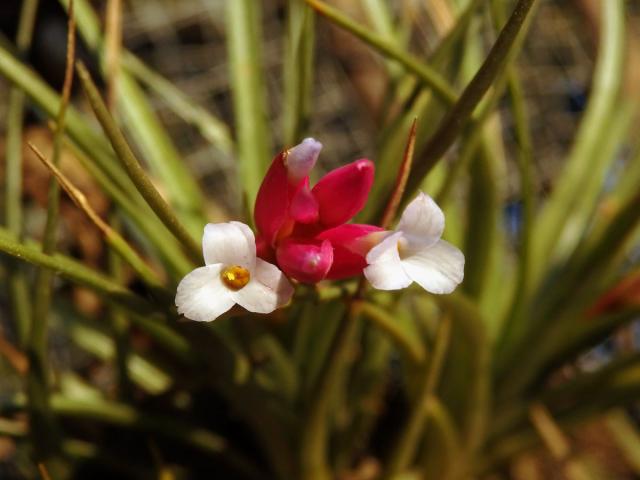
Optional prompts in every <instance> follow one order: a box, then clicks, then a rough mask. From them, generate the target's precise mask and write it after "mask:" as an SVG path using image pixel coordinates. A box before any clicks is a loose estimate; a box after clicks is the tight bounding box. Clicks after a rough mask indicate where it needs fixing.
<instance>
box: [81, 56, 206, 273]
mask: <svg viewBox="0 0 640 480" xmlns="http://www.w3.org/2000/svg"><path fill="white" fill-rule="evenodd" d="M77 71H78V78H79V79H80V82H81V83H82V87H83V89H84V91H85V93H86V95H87V98H88V100H89V103H90V104H91V107H92V108H93V111H94V113H95V115H96V117H97V118H98V120H99V121H100V124H101V125H102V128H103V129H104V132H105V134H106V135H107V137H109V140H110V141H111V145H112V146H113V149H114V150H115V152H116V154H117V156H118V158H119V159H120V162H121V163H122V166H123V167H124V168H125V169H126V171H127V173H128V174H129V178H130V179H131V181H132V182H133V183H134V185H135V186H136V188H137V189H138V192H140V195H142V197H143V198H144V199H145V200H146V202H147V204H148V205H149V206H150V207H151V209H152V210H153V211H154V212H155V214H156V215H157V216H158V218H159V219H160V220H161V221H162V223H164V224H165V226H166V227H167V228H168V229H169V231H170V232H171V233H173V235H174V236H175V237H176V238H177V239H178V240H179V241H180V243H181V244H182V246H183V248H184V249H185V250H186V252H187V253H188V254H189V256H190V257H191V258H192V259H193V260H194V261H195V262H197V263H200V262H201V258H202V252H201V250H200V246H199V245H198V244H197V243H196V241H195V240H194V238H193V237H192V236H191V235H190V234H189V232H188V231H187V230H186V229H185V228H184V227H183V226H182V224H181V223H180V221H179V220H178V218H177V217H176V216H175V215H174V213H173V212H172V211H171V207H170V206H169V205H168V204H167V202H166V201H165V200H164V199H163V198H162V196H161V195H160V193H159V192H158V190H156V188H155V186H154V185H153V183H151V180H149V177H147V174H146V173H145V171H144V169H143V168H142V167H141V166H140V163H139V162H138V159H137V158H136V157H135V156H134V154H133V152H132V151H131V148H130V147H129V145H128V144H127V141H126V140H125V138H124V135H123V134H122V132H121V131H120V129H119V128H118V126H117V125H116V124H115V122H114V121H113V118H112V117H111V115H110V114H109V111H108V109H107V106H106V105H105V103H104V101H103V100H102V97H101V96H100V93H99V92H98V89H97V87H96V86H95V84H94V83H93V81H92V80H91V77H90V75H89V72H88V71H87V69H86V68H85V67H84V65H82V64H81V63H79V64H78V65H77Z"/></svg>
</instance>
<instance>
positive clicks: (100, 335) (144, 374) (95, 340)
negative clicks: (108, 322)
mask: <svg viewBox="0 0 640 480" xmlns="http://www.w3.org/2000/svg"><path fill="white" fill-rule="evenodd" d="M67 332H68V334H69V336H70V337H71V339H72V340H73V342H74V343H76V344H77V345H78V346H79V347H80V348H82V349H83V350H85V351H87V352H89V353H91V354H92V355H95V356H96V357H98V358H99V359H100V360H102V361H105V362H111V361H113V360H114V358H115V346H114V342H113V339H112V338H110V337H109V336H108V335H107V334H105V333H104V332H101V331H99V330H98V329H96V328H92V327H90V326H89V325H82V324H80V323H75V324H71V325H68V326H67ZM127 369H128V372H129V375H130V377H131V380H132V381H133V382H135V383H137V384H138V385H139V386H140V387H141V388H142V389H144V390H145V391H147V392H148V393H150V394H153V395H158V394H161V393H163V392H166V391H167V389H168V388H170V387H171V383H172V381H171V377H170V376H169V374H167V372H164V371H162V369H160V368H159V367H158V366H156V365H154V364H153V363H151V362H149V360H147V359H145V358H144V357H141V356H140V355H137V354H135V353H133V354H129V355H128V356H127Z"/></svg>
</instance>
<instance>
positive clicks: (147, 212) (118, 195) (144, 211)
mask: <svg viewBox="0 0 640 480" xmlns="http://www.w3.org/2000/svg"><path fill="white" fill-rule="evenodd" d="M68 146H69V147H70V148H71V149H72V151H73V153H74V155H75V156H76V158H77V159H78V161H79V162H80V163H81V164H82V166H83V167H84V168H85V169H86V170H87V171H88V172H89V174H90V175H91V176H92V177H93V178H94V179H95V181H96V182H97V183H98V185H99V186H100V188H101V190H102V191H103V192H104V193H105V194H106V195H107V196H108V197H109V198H110V199H111V200H113V202H114V203H115V204H116V205H117V206H118V207H119V208H120V209H121V210H122V212H123V213H124V214H125V216H126V217H127V218H128V219H129V220H131V222H133V226H134V227H135V228H137V229H139V231H140V233H141V234H142V235H143V236H144V239H145V240H147V241H148V242H149V243H150V244H151V246H152V247H153V249H154V250H155V251H156V252H157V253H158V255H159V256H160V258H161V260H162V261H163V262H164V264H165V266H166V268H168V270H169V272H170V273H171V274H172V277H173V278H174V279H180V278H182V277H184V276H185V275H186V274H187V272H189V271H190V270H192V269H193V263H192V262H190V261H189V260H188V259H187V258H186V257H185V256H184V253H183V252H182V249H181V248H180V244H179V243H178V242H177V240H176V239H175V237H174V236H173V235H172V234H171V232H169V231H168V230H167V228H166V227H165V225H164V224H163V223H162V222H161V221H160V220H159V219H158V217H156V216H155V215H154V214H153V210H151V208H150V207H149V206H148V205H147V204H143V205H137V204H136V203H135V202H134V201H132V199H131V198H130V197H129V196H127V195H126V194H125V193H124V192H123V191H122V190H121V189H120V188H118V186H117V185H116V184H115V183H113V181H112V180H111V179H110V178H109V177H108V176H106V175H105V174H104V173H103V172H102V171H101V170H100V169H99V168H98V167H97V166H96V165H95V164H94V163H93V162H92V161H91V160H90V159H88V158H87V157H86V156H85V155H84V153H83V152H81V151H80V150H78V149H77V148H75V147H74V145H73V144H71V143H69V145H68Z"/></svg>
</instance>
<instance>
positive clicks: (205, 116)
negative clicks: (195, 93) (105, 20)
mask: <svg viewBox="0 0 640 480" xmlns="http://www.w3.org/2000/svg"><path fill="white" fill-rule="evenodd" d="M122 62H123V66H124V68H125V69H126V70H127V71H128V72H129V73H130V74H131V75H133V76H134V77H135V78H136V79H137V80H138V81H139V82H142V83H143V84H145V85H146V86H147V87H149V89H151V90H152V91H153V92H155V94H156V95H157V96H158V97H159V98H160V99H161V100H162V101H163V102H166V103H167V105H168V106H169V107H170V108H171V110H173V112H174V113H175V114H176V115H178V116H179V117H180V118H182V119H183V120H184V121H185V122H187V123H190V124H191V125H194V126H195V127H196V128H197V129H198V131H199V132H200V134H201V135H202V136H203V137H204V138H205V139H207V140H208V141H209V142H210V143H211V144H212V145H213V146H215V147H216V148H218V149H219V150H220V151H221V152H223V153H224V154H225V155H232V154H233V152H234V150H235V146H234V144H233V139H232V138H231V133H230V132H229V127H228V126H227V125H226V124H225V123H224V122H223V121H222V120H220V119H219V118H217V117H215V116H214V115H213V114H212V113H211V112H209V111H208V110H205V109H204V108H203V107H202V106H201V105H199V104H197V103H196V102H195V101H194V100H192V99H191V98H189V97H188V96H186V95H185V94H184V93H183V92H182V91H181V90H179V89H178V88H176V87H175V86H174V85H173V84H172V83H171V82H169V81H168V80H167V79H165V78H164V77H163V76H162V75H160V74H159V73H157V72H156V71H155V70H153V69H151V68H150V67H149V66H147V65H146V64H145V63H144V62H143V61H142V60H140V59H139V58H138V57H136V56H135V55H133V54H132V53H131V52H128V51H125V52H124V54H123V57H122Z"/></svg>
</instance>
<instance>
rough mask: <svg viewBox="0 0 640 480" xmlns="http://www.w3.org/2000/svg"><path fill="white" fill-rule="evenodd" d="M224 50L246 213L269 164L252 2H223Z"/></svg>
mask: <svg viewBox="0 0 640 480" xmlns="http://www.w3.org/2000/svg"><path fill="white" fill-rule="evenodd" d="M226 11H227V24H226V25H227V47H228V55H229V63H230V68H231V86H232V94H233V106H234V113H235V124H236V141H237V145H238V162H239V171H240V180H241V182H242V183H243V186H244V191H245V194H246V201H247V211H249V212H253V201H254V199H255V197H256V194H257V193H258V188H259V187H260V183H261V182H262V177H263V175H264V172H265V171H266V169H267V165H268V162H269V158H270V155H269V150H270V145H269V134H268V127H267V116H266V107H265V102H266V98H267V97H266V96H267V90H266V84H265V81H264V77H263V74H262V54H261V51H262V30H261V26H260V20H261V6H260V3H259V2H255V1H253V0H237V1H233V2H227V3H226Z"/></svg>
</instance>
